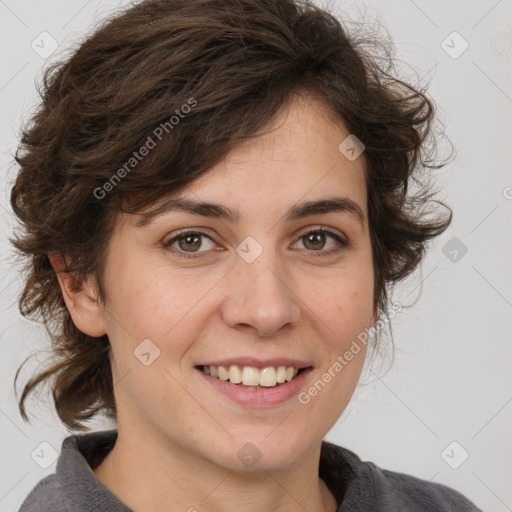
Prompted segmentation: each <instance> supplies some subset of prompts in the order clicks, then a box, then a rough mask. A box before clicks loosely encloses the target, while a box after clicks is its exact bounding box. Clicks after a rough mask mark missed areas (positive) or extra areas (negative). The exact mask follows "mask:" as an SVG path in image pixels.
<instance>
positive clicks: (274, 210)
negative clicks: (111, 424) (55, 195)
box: [52, 96, 377, 512]
mask: <svg viewBox="0 0 512 512" xmlns="http://www.w3.org/2000/svg"><path fill="white" fill-rule="evenodd" d="M270 128H271V130H268V129H267V130H265V133H264V134H263V135H261V136H259V137H258V138H255V139H253V140H250V141H247V142H244V143H243V144H241V145H240V146H238V147H237V148H236V149H235V150H234V151H233V152H231V153H230V154H229V155H228V157H227V158H226V159H224V160H223V161H222V162H221V163H219V164H218V165H217V166H215V167H214V168H212V169H210V170H209V172H208V173H206V174H205V175H203V176H202V177H201V178H200V179H198V180H197V181H195V182H194V183H191V184H189V185H188V186H187V187H185V188H184V189H183V190H182V191H181V192H180V193H179V194H176V193H173V195H174V196H176V195H179V196H180V197H186V198H189V199H195V200H199V199H200V200H202V201H208V202H217V203H221V204H223V205H224V206H226V207H229V208H236V209H238V210H239V211H240V214H241V219H240V221H239V223H233V222H231V221H227V220H219V219H215V218H211V217H205V216H197V215H192V214H190V213H185V212H179V211H171V212H167V213H165V214H163V215H161V216H159V217H157V218H156V219H154V220H153V221H152V222H151V223H150V224H148V225H146V226H144V227H137V226H136V224H137V221H139V220H141V216H140V215H129V214H119V215H118V217H117V219H116V226H115V229H114V232H113V235H112V238H111V240H110V243H109V246H108V250H107V254H106V256H105V257H106V263H105V271H104V284H105V289H106V295H107V298H106V302H105V304H102V303H101V302H100V301H97V300H96V296H97V295H96V284H95V279H94V276H88V278H87V279H86V280H84V283H83V286H82V287H81V288H80V289H79V290H76V291H73V290H72V287H71V286H70V285H69V284H70V283H69V277H68V276H66V275H65V274H59V280H60V282H61V286H62V290H63V293H64V297H65V300H66V303H67V306H68V308H69V311H70V312H71V315H72V317H73V320H74V322H75V324H76V325H77V327H78V328H79V329H81V330H82V331H83V332H85V333H87V334H89V335H91V336H100V335H102V334H105V333H106V334H107V335H108V337H109V339H110V342H111V345H112V368H113V375H114V383H115V388H114V391H115V397H116V403H117V415H118V417H117V423H118V440H117V443H116V445H115V447H114V448H113V450H112V451H111V452H110V453H109V455H108V456H107V457H106V458H105V460H104V461H103V462H102V463H101V464H100V465H99V466H98V467H96V468H94V474H95V476H96V477H97V478H98V479H99V480H100V481H101V482H102V483H103V484H104V485H105V486H106V487H108V488H109V489H110V490H111V491H112V492H113V493H114V494H115V495H117V496H118V497H119V499H121V501H123V502H124V503H125V504H127V505H128V506H129V507H130V508H132V509H133V510H137V511H138V512H149V511H154V510H160V511H171V510H183V511H187V510H189V511H190V510H194V509H195V510H197V511H198V512H214V511H221V510H222V511H224V512H226V511H227V512H231V511H233V512H234V511H237V512H238V511H239V510H241V509H242V510H244V511H245V512H253V511H254V512H256V511H261V510H274V511H278V512H287V511H296V510H298V509H301V510H308V511H327V512H333V511H334V510H336V508H337V506H338V505H337V503H336V500H335V499H334V497H333V495H332V493H331V492H330V491H329V489H328V488H327V486H326V485H325V483H324V482H323V481H322V480H321V479H319V478H318V466H319V457H320V448H321V441H322V439H323V437H324V436H325V435H326V434H327V432H328V431H329V430H330V428H331V427H332V426H333V425H334V424H335V422H336V421H337V419H338V418H339V416H340V415H341V413H342V412H343V410H344V409H345V407H346V406H347V404H348V402H349V400H350V398H351V396H352V393H353V391H354V388H355V386H356V384H357V381H358V379H359V376H360V373H361V370H362V365H363V362H364V356H365V350H364V347H363V350H361V352H359V353H358V354H357V355H355V356H354V358H353V359H352V361H350V363H349V364H348V365H347V366H346V367H344V368H343V371H341V372H339V373H337V374H336V377H335V378H333V379H332V380H331V381H330V382H329V383H328V384H327V385H326V386H325V388H324V389H323V390H322V391H321V392H320V393H318V395H317V396H315V397H312V398H311V400H310V402H309V403H308V404H307V405H304V404H301V403H300V402H299V401H298V400H297V397H292V398H291V399H290V400H288V401H287V402H285V403H283V404H280V405H275V406H271V407H264V408H251V407H248V406H242V405H238V404H236V403H235V402H233V401H231V400H230V399H229V398H227V397H226V396H224V395H223V394H220V393H219V392H218V391H216V390H215V389H213V387H212V386H211V385H210V384H208V383H207V382H205V379H203V378H202V376H201V375H199V374H198V371H197V370H196V369H195V366H196V365H198V364H200V363H201V362H206V361H208V360H218V359H223V358H228V357H238V356H256V357H259V358H271V357H293V358H297V359H301V360H305V361H308V362H310V363H311V365H312V366H313V372H312V374H310V375H309V378H308V380H307V382H306V384H305V386H304V388H303V390H307V388H308V387H309V386H311V384H312V383H314V382H315V381H317V379H319V378H320V376H321V375H322V374H323V373H324V372H325V371H327V369H328V368H329V367H331V366H332V365H333V363H334V362H335V361H336V359H337V357H338V356H340V355H343V353H345V351H346V350H347V349H348V348H349V347H350V345H351V343H352V342H353V340H355V339H356V338H357V335H358V334H359V333H361V332H362V331H364V329H365V328H369V327H371V326H372V325H373V324H374V323H375V321H376V319H377V316H376V315H377V312H376V310H375V309H374V307H373V306H374V301H373V284H374V283H373V268H372V253H371V245H370V237H369V231H368V220H367V202H366V193H367V191H366V185H365V180H364V158H363V157H360V158H357V159H356V160H354V161H349V160H348V159H347V158H345V156H344V155H343V154H342V153H341V152H340V151H339V150H338V145H339V144H340V143H341V141H343V140H344V139H345V138H346V137H347V136H348V135H349V132H348V131H347V130H346V128H345V127H344V125H343V123H342V122H341V121H340V120H339V119H338V118H337V117H335V116H334V114H333V113H332V112H331V111H330V110H329V109H328V107H327V106H326V105H325V104H323V103H322V102H321V101H319V100H317V99H315V98H313V97H307V96H306V97H297V98H296V99H295V100H294V101H293V102H292V103H291V105H290V107H289V108H288V109H287V110H286V111H283V112H282V113H281V114H280V115H279V116H278V117H277V118H276V119H275V120H274V122H273V123H272V125H271V126H270ZM332 196H344V197H348V198H350V199H352V200H353V201H354V202H355V203H357V204H358V205H359V206H360V208H361V210H362V211H363V212H364V215H365V218H364V224H363V225H361V224H360V223H359V222H358V220H357V219H356V217H355V216H353V215H351V214H350V213H347V212H330V213H323V214H315V215H313V216H309V217H306V218H303V219H300V220H296V221H292V222H286V221H284V220H283V218H284V215H285V213H286V212H287V211H288V210H289V209H290V208H291V207H293V206H294V205H296V204H297V203H299V202H302V201H306V200H307V201H309V200H317V199H324V198H329V197H332ZM320 226H324V227H326V228H327V229H329V230H331V231H334V232H335V233H338V234H340V235H342V236H344V237H345V238H346V239H347V240H348V243H349V245H348V246H347V247H342V246H341V245H340V244H339V243H338V242H337V241H336V240H335V239H333V238H331V237H330V236H325V238H323V239H322V238H320V241H319V242H317V244H316V245H315V242H314V240H313V241H312V242H309V243H308V240H310V237H308V236H304V234H305V233H307V231H308V228H311V230H313V231H314V229H315V228H316V229H318V228H319V227H320ZM183 228H191V229H192V230H199V231H202V232H205V233H207V234H208V235H209V236H211V238H212V240H210V239H208V238H207V237H202V238H200V241H201V242H202V243H201V245H200V244H199V243H194V244H193V248H192V249H189V251H192V252H193V251H195V253H194V254H196V255H197V254H199V257H198V258H196V259H186V258H183V257H180V256H179V253H180V251H181V253H182V254H183V253H185V254H187V252H186V245H185V242H184V241H183V239H182V245H181V249H180V245H179V244H178V243H177V242H175V243H174V245H173V248H174V251H173V248H169V247H168V248H165V247H164V246H163V243H164V242H166V241H168V240H170V239H172V238H173V236H174V234H175V233H176V231H177V230H179V229H183ZM248 236H251V237H253V238H254V239H255V240H256V241H257V242H258V243H259V244H260V246H261V247H262V248H263V252H262V254H261V255H260V256H259V257H258V258H257V259H256V261H254V262H253V263H251V264H248V263H247V262H246V261H244V259H242V258H241V257H240V256H239V255H238V254H237V253H236V248H237V246H238V245H239V244H241V242H242V241H243V240H244V239H245V238H246V237H248ZM183 247H185V250H184V249H183ZM333 248H334V249H336V248H339V249H340V251H339V252H336V253H332V254H330V255H326V256H315V255H316V254H319V253H322V252H323V253H324V254H325V253H326V252H327V251H329V250H330V249H333ZM216 249H217V250H216ZM52 263H53V264H54V266H55V268H56V269H58V266H59V264H58V260H57V259H55V258H53V259H52ZM145 339H150V340H151V341H152V343H154V345H156V346H157V347H158V349H159V350H160V355H159V357H158V358H156V359H155V360H154V361H153V362H152V363H151V364H150V365H149V366H145V365H143V364H142V363H141V361H140V360H139V359H138V358H137V357H135V356H134V350H135V349H136V348H137V346H138V345H139V344H140V343H141V341H142V340H145ZM247 442H251V443H253V444H254V445H255V446H256V447H257V449H258V450H259V452H260V453H261V458H260V460H259V461H258V463H257V464H256V465H255V466H253V467H250V468H247V467H245V466H244V465H243V464H242V463H241V461H240V460H239V458H238V457H237V452H238V451H239V450H240V449H241V448H242V447H243V446H244V445H245V444H246V443H247Z"/></svg>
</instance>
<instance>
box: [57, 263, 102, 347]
mask: <svg viewBox="0 0 512 512" xmlns="http://www.w3.org/2000/svg"><path fill="white" fill-rule="evenodd" d="M48 259H49V260H50V263H51V265H52V267H53V269H54V270H55V273H56V274H57V278H58V280H59V284H60V288H61V291H62V296H63V298H64V302H65V303H66V306H67V308H68V311H69V313H70V315H71V318H72V319H73V322H74V323H75V325H76V327H77V328H78V329H80V330H81V331H82V332H83V333H85V334H87V335H89V336H93V337H98V336H103V335H104V334H106V329H105V325H104V321H103V309H102V307H101V304H100V301H99V298H98V293H97V284H96V279H95V278H94V276H92V275H91V274H88V275H82V276H77V275H73V274H71V273H68V272H66V271H65V269H66V264H65V262H64V258H63V257H62V256H60V255H58V254H49V255H48Z"/></svg>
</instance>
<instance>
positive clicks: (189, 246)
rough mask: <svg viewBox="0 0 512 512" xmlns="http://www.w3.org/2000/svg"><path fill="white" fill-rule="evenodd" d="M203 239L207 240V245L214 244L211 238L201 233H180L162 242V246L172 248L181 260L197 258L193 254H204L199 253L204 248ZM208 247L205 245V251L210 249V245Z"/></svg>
mask: <svg viewBox="0 0 512 512" xmlns="http://www.w3.org/2000/svg"><path fill="white" fill-rule="evenodd" d="M203 238H204V239H207V240H208V241H209V243H211V244H214V242H213V240H212V239H211V237H209V236H208V235H207V234H206V233H202V232H201V231H182V232H180V233H178V234H177V235H176V236H174V237H173V238H171V239H170V240H168V241H166V242H164V243H163V245H164V247H165V248H169V247H172V248H173V249H174V250H175V251H176V252H177V253H178V255H179V256H181V257H183V258H195V257H197V256H194V254H196V253H201V252H205V251H199V249H200V248H204V244H203V242H202V239H203ZM208 245H209V244H208V243H207V244H206V251H208V250H209V249H211V248H212V245H210V247H208ZM187 253H189V254H187Z"/></svg>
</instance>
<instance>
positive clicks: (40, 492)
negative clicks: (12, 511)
mask: <svg viewBox="0 0 512 512" xmlns="http://www.w3.org/2000/svg"><path fill="white" fill-rule="evenodd" d="M18 512H66V506H65V505H64V502H63V500H62V496H61V494H60V491H59V482H58V480H57V475H56V474H55V473H53V474H51V475H48V476H47V477H45V478H43V479H42V480H41V481H40V482H39V483H38V484H37V485H36V486H35V487H34V488H33V489H32V490H31V491H30V493H29V494H28V495H27V497H26V498H25V500H24V501H23V503H22V504H21V507H20V509H19V511H18Z"/></svg>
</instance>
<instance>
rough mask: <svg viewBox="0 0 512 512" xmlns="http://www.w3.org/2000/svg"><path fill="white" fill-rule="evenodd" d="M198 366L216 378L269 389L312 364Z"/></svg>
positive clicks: (283, 382) (243, 385)
mask: <svg viewBox="0 0 512 512" xmlns="http://www.w3.org/2000/svg"><path fill="white" fill-rule="evenodd" d="M196 368H197V369H198V370H200V371H202V372H203V373H204V374H205V375H209V376H210V377H213V378H214V379H218V380H221V381H226V382H230V383H231V384H235V385H236V386H239V387H242V388H253V389H269V388H278V387H279V386H281V385H283V384H286V383H287V382H290V381H292V380H295V379H296V378H297V377H298V376H299V375H301V374H302V373H303V372H304V371H305V370H307V369H309V368H311V367H310V366H304V367H300V368H299V367H297V366H284V365H280V366H265V367H262V368H258V367H255V366H241V365H236V364H232V365H198V366H196Z"/></svg>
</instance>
